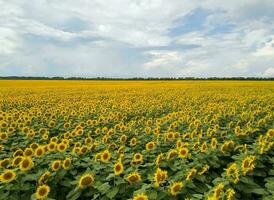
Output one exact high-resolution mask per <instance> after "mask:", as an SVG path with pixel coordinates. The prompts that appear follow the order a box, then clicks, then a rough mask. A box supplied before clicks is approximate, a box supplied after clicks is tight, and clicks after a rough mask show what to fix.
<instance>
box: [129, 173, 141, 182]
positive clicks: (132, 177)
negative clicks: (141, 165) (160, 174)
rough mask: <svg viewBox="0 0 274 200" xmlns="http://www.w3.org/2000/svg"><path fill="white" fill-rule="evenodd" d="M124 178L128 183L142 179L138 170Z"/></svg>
mask: <svg viewBox="0 0 274 200" xmlns="http://www.w3.org/2000/svg"><path fill="white" fill-rule="evenodd" d="M126 179H127V181H128V182H129V183H130V184H133V183H138V182H140V181H141V180H142V179H141V175H140V174H139V173H138V172H133V173H130V174H129V175H128V176H127V178H126Z"/></svg>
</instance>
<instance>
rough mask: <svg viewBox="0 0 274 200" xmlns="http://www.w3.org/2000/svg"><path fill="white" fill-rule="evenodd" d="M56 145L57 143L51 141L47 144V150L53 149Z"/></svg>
mask: <svg viewBox="0 0 274 200" xmlns="http://www.w3.org/2000/svg"><path fill="white" fill-rule="evenodd" d="M56 147H57V143H56V142H53V141H51V142H50V143H49V144H48V150H49V151H55V149H56Z"/></svg>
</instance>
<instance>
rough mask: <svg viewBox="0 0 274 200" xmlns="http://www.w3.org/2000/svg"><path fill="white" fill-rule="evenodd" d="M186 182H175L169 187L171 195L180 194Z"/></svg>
mask: <svg viewBox="0 0 274 200" xmlns="http://www.w3.org/2000/svg"><path fill="white" fill-rule="evenodd" d="M183 186H184V184H183V182H174V183H172V184H171V185H170V187H169V192H170V194H171V195H173V196H176V195H178V194H179V193H180V192H181V191H182V188H183Z"/></svg>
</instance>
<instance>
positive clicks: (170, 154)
mask: <svg viewBox="0 0 274 200" xmlns="http://www.w3.org/2000/svg"><path fill="white" fill-rule="evenodd" d="M177 154H178V153H177V150H175V149H171V150H170V151H169V152H168V153H167V160H171V159H172V158H173V157H175V156H176V155H177Z"/></svg>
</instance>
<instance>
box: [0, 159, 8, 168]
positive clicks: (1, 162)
mask: <svg viewBox="0 0 274 200" xmlns="http://www.w3.org/2000/svg"><path fill="white" fill-rule="evenodd" d="M9 164H10V159H9V158H5V159H3V160H0V168H6V167H7V166H8V165H9Z"/></svg>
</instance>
